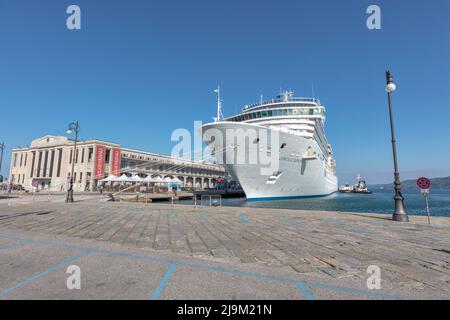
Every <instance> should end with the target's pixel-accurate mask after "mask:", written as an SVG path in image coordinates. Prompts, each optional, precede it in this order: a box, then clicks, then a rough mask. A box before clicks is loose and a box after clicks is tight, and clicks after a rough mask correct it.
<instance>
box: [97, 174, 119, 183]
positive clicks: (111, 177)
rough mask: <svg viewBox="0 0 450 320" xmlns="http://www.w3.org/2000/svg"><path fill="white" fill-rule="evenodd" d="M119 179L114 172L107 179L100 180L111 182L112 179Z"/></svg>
mask: <svg viewBox="0 0 450 320" xmlns="http://www.w3.org/2000/svg"><path fill="white" fill-rule="evenodd" d="M118 179H119V177H116V176H115V175H113V174H110V175H109V176H108V177H106V178H105V179H102V180H100V182H110V181H117V180H118Z"/></svg>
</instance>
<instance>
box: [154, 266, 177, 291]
mask: <svg viewBox="0 0 450 320" xmlns="http://www.w3.org/2000/svg"><path fill="white" fill-rule="evenodd" d="M176 268H177V263H176V262H175V261H172V262H171V263H170V264H169V267H168V268H167V271H166V273H165V274H164V276H163V277H162V279H161V281H160V282H159V284H158V286H157V287H156V288H155V290H154V291H153V292H152V294H151V295H150V299H151V300H158V299H159V297H160V296H161V293H163V291H164V289H165V288H166V286H167V284H168V283H169V280H170V277H172V274H173V272H174V271H175V269H176Z"/></svg>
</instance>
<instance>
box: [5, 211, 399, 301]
mask: <svg viewBox="0 0 450 320" xmlns="http://www.w3.org/2000/svg"><path fill="white" fill-rule="evenodd" d="M279 218H280V220H283V219H282V218H286V217H282V216H280V217H279ZM286 219H287V220H291V219H289V218H286ZM0 238H4V239H10V240H17V241H22V242H24V243H32V244H40V245H47V246H53V247H60V248H78V249H80V250H84V251H83V252H84V253H83V252H82V253H80V254H79V256H75V257H73V258H70V259H68V260H66V261H64V262H62V263H61V264H59V265H56V266H53V267H50V268H49V269H47V270H46V271H44V272H42V273H40V274H37V275H35V276H33V277H32V278H30V279H31V280H30V279H28V280H25V281H23V282H27V283H24V284H21V285H19V284H20V283H19V284H16V285H15V286H14V287H15V288H18V287H20V286H23V285H25V284H28V283H31V282H33V281H34V280H36V279H37V278H39V277H42V276H44V275H46V274H47V273H49V272H51V271H53V270H56V269H58V268H61V267H62V266H64V265H66V264H69V263H70V262H71V261H73V260H76V259H78V258H79V257H82V256H84V255H87V254H89V253H91V252H98V253H105V254H110V255H113V256H127V257H130V258H134V259H139V260H150V261H156V262H160V263H168V262H169V261H172V260H167V259H163V258H158V257H153V256H141V255H135V254H130V253H126V252H121V251H119V252H114V251H112V250H111V251H110V250H101V249H95V248H89V247H81V246H75V245H67V244H59V243H54V242H50V241H42V240H32V239H26V238H18V237H10V236H3V235H0ZM180 265H182V266H188V267H192V268H196V269H203V270H207V271H215V272H222V273H228V274H231V275H235V276H240V277H245V278H254V279H257V280H262V281H271V282H277V283H285V284H294V285H296V286H297V288H299V287H298V284H299V282H303V283H304V285H305V286H307V287H309V288H320V289H326V290H331V291H336V292H347V293H351V294H355V295H365V296H372V297H377V298H383V299H388V300H402V299H407V297H401V296H395V295H388V294H384V293H381V292H374V291H369V290H358V289H353V288H347V287H339V286H332V285H326V284H321V283H315V282H309V281H301V280H297V279H292V278H285V277H277V276H268V275H264V274H260V273H253V272H244V271H239V270H233V269H227V268H223V267H216V266H211V265H207V264H200V263H190V262H182V261H172V262H171V263H170V265H169V269H170V266H172V269H175V267H176V266H180ZM169 269H168V270H167V271H166V274H165V275H164V277H163V279H162V281H161V283H160V284H159V286H158V288H159V287H161V289H160V290H161V292H162V290H163V289H164V287H165V286H166V285H167V282H168V281H169V279H170V276H171V275H172V273H173V270H171V271H170V270H169ZM169 271H170V273H169ZM33 278H35V279H33ZM165 278H166V280H165V281H166V283H165V284H164V283H163V280H164V279H165ZM162 285H164V286H162ZM158 288H157V289H158ZM6 290H9V291H12V290H11V289H10V288H9V289H6ZM6 290H4V291H2V292H1V293H0V297H2V296H3V295H4V294H6V293H4V292H5V291H6ZM155 291H156V290H155ZM161 292H160V293H161ZM153 295H156V293H155V292H153V293H152V295H151V297H152V296H153ZM158 296H159V295H158Z"/></svg>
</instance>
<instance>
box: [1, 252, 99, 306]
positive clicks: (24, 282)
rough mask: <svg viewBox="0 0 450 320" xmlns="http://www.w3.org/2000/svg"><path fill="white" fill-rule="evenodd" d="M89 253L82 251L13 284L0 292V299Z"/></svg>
mask: <svg viewBox="0 0 450 320" xmlns="http://www.w3.org/2000/svg"><path fill="white" fill-rule="evenodd" d="M91 252H92V250H83V251H82V252H80V253H79V254H77V255H76V256H73V257H70V258H69V259H66V260H64V261H63V262H60V263H57V264H54V265H52V266H50V267H48V268H47V269H46V270H44V271H42V272H39V273H36V274H35V275H34V276H32V277H30V278H28V279H25V280H22V281H19V282H17V283H15V284H14V285H12V286H11V287H9V288H6V289H5V290H3V291H1V292H0V297H3V296H5V295H7V294H8V293H10V292H12V291H14V290H16V289H18V288H20V287H23V286H26V285H29V284H31V283H33V282H34V281H36V280H38V279H40V278H42V277H43V276H46V275H47V274H49V273H51V272H53V271H55V270H58V269H61V268H62V267H65V266H66V265H68V264H70V263H72V262H73V261H75V260H77V259H79V258H81V257H84V256H86V255H88V254H90V253H91Z"/></svg>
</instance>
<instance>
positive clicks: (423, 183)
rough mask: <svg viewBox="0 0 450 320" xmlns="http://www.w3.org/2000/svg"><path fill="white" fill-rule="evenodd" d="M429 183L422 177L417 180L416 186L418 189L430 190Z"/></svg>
mask: <svg viewBox="0 0 450 320" xmlns="http://www.w3.org/2000/svg"><path fill="white" fill-rule="evenodd" d="M430 185H431V182H430V180H429V179H428V178H425V177H422V178H419V179H417V186H418V187H419V188H420V189H428V188H430Z"/></svg>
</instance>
